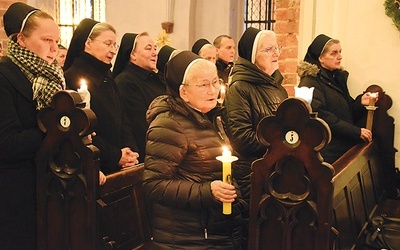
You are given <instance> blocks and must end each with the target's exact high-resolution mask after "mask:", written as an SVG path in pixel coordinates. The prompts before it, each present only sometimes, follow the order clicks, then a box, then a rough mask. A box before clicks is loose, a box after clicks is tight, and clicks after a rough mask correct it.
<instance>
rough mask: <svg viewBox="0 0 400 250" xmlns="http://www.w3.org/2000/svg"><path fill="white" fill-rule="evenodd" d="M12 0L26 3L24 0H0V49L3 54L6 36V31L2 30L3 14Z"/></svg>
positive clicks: (5, 48)
mask: <svg viewBox="0 0 400 250" xmlns="http://www.w3.org/2000/svg"><path fill="white" fill-rule="evenodd" d="M14 2H23V3H26V2H27V1H26V0H19V1H5V0H0V18H1V21H0V49H1V52H3V54H5V52H6V51H7V36H6V32H4V25H3V16H4V12H6V10H7V9H8V7H9V6H10V5H11V4H12V3H14Z"/></svg>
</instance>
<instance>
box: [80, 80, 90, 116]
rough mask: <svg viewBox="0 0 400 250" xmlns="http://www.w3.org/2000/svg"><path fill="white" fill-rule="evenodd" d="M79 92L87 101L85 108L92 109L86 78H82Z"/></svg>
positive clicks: (84, 100)
mask: <svg viewBox="0 0 400 250" xmlns="http://www.w3.org/2000/svg"><path fill="white" fill-rule="evenodd" d="M78 93H79V95H80V96H81V98H82V101H83V102H84V103H86V106H85V108H88V109H90V92H89V90H88V87H87V84H86V81H85V79H81V87H80V88H79V89H78Z"/></svg>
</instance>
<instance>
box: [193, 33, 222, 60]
mask: <svg viewBox="0 0 400 250" xmlns="http://www.w3.org/2000/svg"><path fill="white" fill-rule="evenodd" d="M192 52H193V53H195V54H197V55H199V56H201V57H202V58H204V59H206V60H208V61H210V62H212V63H216V62H217V49H216V48H215V47H214V45H212V44H211V43H210V42H209V41H208V40H207V39H204V38H201V39H199V40H197V41H196V42H195V43H194V44H193V46H192Z"/></svg>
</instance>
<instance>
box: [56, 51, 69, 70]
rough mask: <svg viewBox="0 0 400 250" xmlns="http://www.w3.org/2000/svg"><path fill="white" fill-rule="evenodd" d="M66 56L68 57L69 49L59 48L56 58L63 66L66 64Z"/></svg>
mask: <svg viewBox="0 0 400 250" xmlns="http://www.w3.org/2000/svg"><path fill="white" fill-rule="evenodd" d="M66 57H67V50H66V49H58V53H57V57H56V59H57V62H58V64H60V66H61V67H63V66H64V63H65V58H66Z"/></svg>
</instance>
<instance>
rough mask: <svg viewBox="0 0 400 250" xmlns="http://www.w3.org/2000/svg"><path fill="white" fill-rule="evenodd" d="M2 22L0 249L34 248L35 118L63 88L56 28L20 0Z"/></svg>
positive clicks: (37, 141) (37, 138)
mask: <svg viewBox="0 0 400 250" xmlns="http://www.w3.org/2000/svg"><path fill="white" fill-rule="evenodd" d="M3 21H4V30H5V32H6V34H7V37H8V41H7V42H8V46H7V55H6V56H3V57H2V58H1V60H0V100H1V102H2V103H1V107H0V148H1V150H0V190H1V199H2V202H1V203H0V249H36V164H35V154H36V151H37V150H38V148H39V147H40V144H41V142H42V140H43V137H44V135H43V133H42V132H41V130H40V129H39V128H38V125H37V120H36V118H37V114H38V111H39V110H41V109H42V108H44V107H46V106H48V105H49V104H50V103H51V100H52V97H53V95H54V94H55V93H56V92H57V91H59V90H62V89H65V83H64V77H63V72H62V69H61V67H60V65H59V64H58V63H57V61H55V58H56V55H57V50H58V46H57V44H58V42H59V40H60V31H59V28H58V26H57V24H56V22H55V21H54V19H53V17H52V16H51V15H49V14H48V13H46V12H43V11H41V10H39V9H37V8H34V7H32V6H29V5H27V4H24V3H20V2H17V3H13V4H11V5H10V7H9V8H8V9H7V10H6V12H5V13H4V16H3ZM43 37H45V38H46V39H42V38H43Z"/></svg>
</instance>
